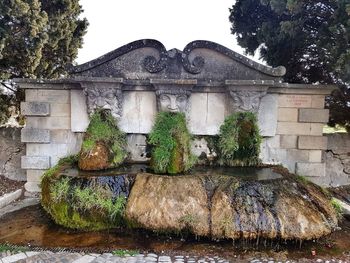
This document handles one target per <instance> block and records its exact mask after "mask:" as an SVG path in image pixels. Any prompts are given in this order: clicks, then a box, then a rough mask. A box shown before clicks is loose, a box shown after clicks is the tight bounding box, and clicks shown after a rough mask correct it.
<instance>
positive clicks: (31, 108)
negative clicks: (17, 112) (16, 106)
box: [21, 101, 50, 116]
mask: <svg viewBox="0 0 350 263" xmlns="http://www.w3.org/2000/svg"><path fill="white" fill-rule="evenodd" d="M21 114H22V115H24V116H48V115H50V104H49V103H48V102H36V101H30V102H21Z"/></svg>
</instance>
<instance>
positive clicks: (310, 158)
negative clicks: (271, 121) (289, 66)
mask: <svg viewBox="0 0 350 263" xmlns="http://www.w3.org/2000/svg"><path fill="white" fill-rule="evenodd" d="M324 100H325V95H308V94H300V93H299V94H298V93H295V94H280V95H279V98H278V113H277V130H276V136H274V137H270V138H266V139H265V141H264V143H263V146H262V159H263V161H264V162H266V163H274V164H276V163H281V164H283V165H284V166H286V167H287V168H288V169H289V170H290V171H292V172H295V173H297V174H299V175H303V176H307V177H309V179H310V180H316V179H317V178H320V177H324V176H325V171H326V170H325V163H324V162H323V161H322V155H323V151H324V150H326V149H327V137H325V136H322V130H323V126H324V125H325V124H326V123H327V121H328V114H329V112H328V110H327V109H324Z"/></svg>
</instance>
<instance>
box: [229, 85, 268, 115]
mask: <svg viewBox="0 0 350 263" xmlns="http://www.w3.org/2000/svg"><path fill="white" fill-rule="evenodd" d="M265 94H266V92H262V91H246V90H242V91H230V95H231V98H232V107H233V110H234V112H247V111H250V112H254V113H256V112H258V110H259V106H260V100H261V97H263V96H264V95H265Z"/></svg>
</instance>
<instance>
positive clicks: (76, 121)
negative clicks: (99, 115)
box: [70, 90, 90, 132]
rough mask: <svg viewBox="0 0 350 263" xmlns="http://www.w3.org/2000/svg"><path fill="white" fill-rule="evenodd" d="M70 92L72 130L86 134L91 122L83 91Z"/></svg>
mask: <svg viewBox="0 0 350 263" xmlns="http://www.w3.org/2000/svg"><path fill="white" fill-rule="evenodd" d="M70 92H71V94H70V103H71V130H72V132H85V131H86V129H87V127H88V126H89V122H90V121H89V116H88V112H87V105H86V97H85V95H84V92H83V91H82V90H71V91H70Z"/></svg>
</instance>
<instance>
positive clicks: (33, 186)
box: [24, 182, 41, 193]
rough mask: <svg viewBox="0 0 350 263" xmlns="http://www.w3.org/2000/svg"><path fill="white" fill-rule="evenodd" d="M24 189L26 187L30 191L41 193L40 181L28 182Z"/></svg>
mask: <svg viewBox="0 0 350 263" xmlns="http://www.w3.org/2000/svg"><path fill="white" fill-rule="evenodd" d="M24 189H26V191H27V192H29V193H40V192H41V188H40V183H39V182H26V183H25V185H24Z"/></svg>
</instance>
